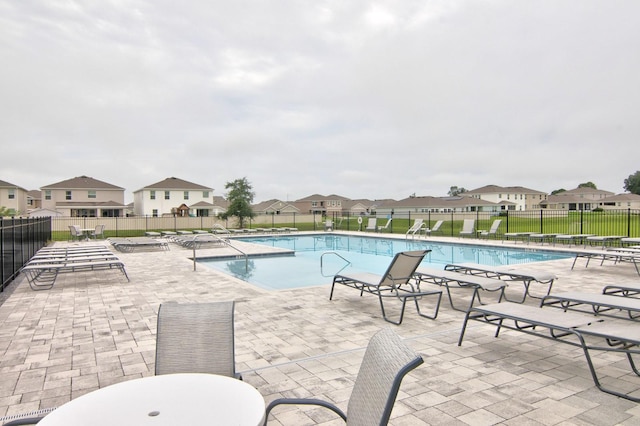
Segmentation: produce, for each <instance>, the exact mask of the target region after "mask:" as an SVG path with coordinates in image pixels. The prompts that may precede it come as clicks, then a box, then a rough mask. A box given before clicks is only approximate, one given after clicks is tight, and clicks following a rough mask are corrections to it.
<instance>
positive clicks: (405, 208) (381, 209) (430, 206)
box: [376, 195, 501, 216]
mask: <svg viewBox="0 0 640 426" xmlns="http://www.w3.org/2000/svg"><path fill="white" fill-rule="evenodd" d="M500 207H501V206H500V204H497V203H494V202H491V201H486V200H482V199H479V198H475V197H466V196H463V195H462V196H456V197H432V196H411V197H408V198H405V199H403V200H398V201H390V202H385V203H384V204H383V205H381V206H378V207H377V208H376V213H377V215H378V216H390V215H394V214H395V215H396V216H402V215H409V214H415V213H451V212H454V213H468V212H499V211H500Z"/></svg>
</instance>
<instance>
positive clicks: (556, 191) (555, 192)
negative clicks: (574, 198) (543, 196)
mask: <svg viewBox="0 0 640 426" xmlns="http://www.w3.org/2000/svg"><path fill="white" fill-rule="evenodd" d="M561 192H567V190H566V189H564V188H560V189H554V190H553V191H551V195H557V194H560V193H561Z"/></svg>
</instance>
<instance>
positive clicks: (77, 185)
mask: <svg viewBox="0 0 640 426" xmlns="http://www.w3.org/2000/svg"><path fill="white" fill-rule="evenodd" d="M40 189H102V190H105V189H115V190H122V191H124V188H121V187H119V186H116V185H112V184H110V183H107V182H103V181H101V180H98V179H94V178H92V177H89V176H78V177H74V178H71V179H67V180H63V181H61V182H57V183H52V184H51V185H45V186H43V187H42V188H40Z"/></svg>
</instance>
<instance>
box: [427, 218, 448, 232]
mask: <svg viewBox="0 0 640 426" xmlns="http://www.w3.org/2000/svg"><path fill="white" fill-rule="evenodd" d="M443 223H444V220H439V221H437V222H436V224H435V225H433V228H425V229H424V233H425V234H426V235H431V234H437V233H440V234H442V231H441V230H440V227H441V226H442V224H443Z"/></svg>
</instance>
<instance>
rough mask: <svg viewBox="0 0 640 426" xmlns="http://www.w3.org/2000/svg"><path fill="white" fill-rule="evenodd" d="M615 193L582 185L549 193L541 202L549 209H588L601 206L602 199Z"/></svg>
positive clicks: (543, 206)
mask: <svg viewBox="0 0 640 426" xmlns="http://www.w3.org/2000/svg"><path fill="white" fill-rule="evenodd" d="M613 195H615V194H614V193H613V192H610V191H603V190H602V189H593V188H589V187H582V188H576V189H572V190H569V191H563V192H560V193H558V194H555V195H549V196H548V197H547V200H545V201H544V202H542V203H541V207H542V208H543V209H549V210H578V211H580V210H587V211H588V210H593V209H595V208H597V207H600V203H601V202H602V201H604V200H605V199H606V198H608V197H611V196H613Z"/></svg>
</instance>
